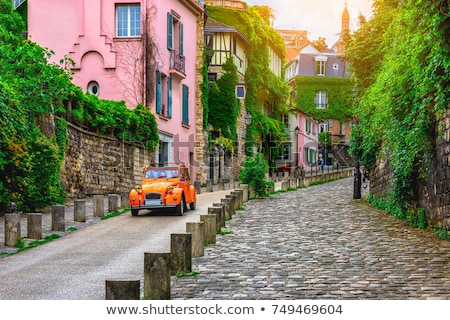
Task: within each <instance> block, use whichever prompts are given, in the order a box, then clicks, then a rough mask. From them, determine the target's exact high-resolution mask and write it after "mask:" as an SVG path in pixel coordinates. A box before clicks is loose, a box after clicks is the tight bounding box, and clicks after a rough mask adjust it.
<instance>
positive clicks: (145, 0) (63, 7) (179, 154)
mask: <svg viewBox="0 0 450 320" xmlns="http://www.w3.org/2000/svg"><path fill="white" fill-rule="evenodd" d="M27 5H28V26H29V29H28V31H29V38H30V40H32V41H35V42H37V43H38V44H40V45H41V46H43V47H47V48H49V49H50V50H52V51H54V53H55V54H54V56H53V57H52V58H51V59H52V61H53V62H56V63H59V61H60V60H61V59H63V58H64V57H65V56H67V57H69V58H71V59H72V60H73V61H74V63H75V65H74V66H73V67H72V71H73V72H74V76H73V79H74V82H75V84H77V85H78V86H80V87H81V88H82V89H83V90H84V91H88V92H90V93H92V94H95V95H97V96H98V97H99V98H101V99H108V100H124V101H125V102H126V104H127V106H128V107H129V108H134V107H135V106H136V105H137V104H139V103H142V104H144V105H146V106H148V107H149V108H151V110H153V111H154V113H155V115H156V119H157V121H158V129H159V135H160V139H161V143H160V146H159V148H158V150H157V152H156V159H157V161H160V162H185V163H187V164H189V165H190V164H193V163H194V161H195V141H196V138H195V135H196V116H197V115H196V105H197V97H196V92H197V90H198V86H199V82H198V81H199V80H198V78H197V70H198V69H199V67H201V64H200V63H201V58H202V56H201V55H202V51H201V49H202V48H203V11H204V7H203V5H202V4H201V2H200V1H199V0H134V1H130V0H58V1H54V0H33V1H29V2H28V4H27ZM190 167H191V168H192V172H191V175H192V177H195V176H196V172H195V168H194V166H193V165H190Z"/></svg>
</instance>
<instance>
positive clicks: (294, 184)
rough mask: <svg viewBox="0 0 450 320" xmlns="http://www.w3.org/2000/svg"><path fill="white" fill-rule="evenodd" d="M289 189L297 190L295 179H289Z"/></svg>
mask: <svg viewBox="0 0 450 320" xmlns="http://www.w3.org/2000/svg"><path fill="white" fill-rule="evenodd" d="M289 188H291V189H297V179H295V178H291V179H290V180H289Z"/></svg>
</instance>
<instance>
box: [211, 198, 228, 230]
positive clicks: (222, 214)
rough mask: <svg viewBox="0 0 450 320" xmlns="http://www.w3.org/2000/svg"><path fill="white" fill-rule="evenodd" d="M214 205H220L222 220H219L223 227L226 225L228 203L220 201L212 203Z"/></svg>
mask: <svg viewBox="0 0 450 320" xmlns="http://www.w3.org/2000/svg"><path fill="white" fill-rule="evenodd" d="M212 206H213V207H218V208H220V209H221V210H220V221H218V223H220V226H221V227H225V220H226V219H225V210H226V208H225V207H226V204H225V203H223V202H220V203H217V202H216V203H213V205H212ZM219 231H220V229H219Z"/></svg>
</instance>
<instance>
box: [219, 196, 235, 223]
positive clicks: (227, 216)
mask: <svg viewBox="0 0 450 320" xmlns="http://www.w3.org/2000/svg"><path fill="white" fill-rule="evenodd" d="M231 200H232V199H231V198H224V199H221V200H220V202H221V203H223V204H225V211H224V213H225V215H224V217H223V219H224V221H226V220H229V219H231V215H232V214H233V213H232V208H231Z"/></svg>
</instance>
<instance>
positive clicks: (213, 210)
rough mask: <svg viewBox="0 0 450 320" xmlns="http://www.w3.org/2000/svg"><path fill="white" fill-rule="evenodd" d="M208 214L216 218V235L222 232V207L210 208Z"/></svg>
mask: <svg viewBox="0 0 450 320" xmlns="http://www.w3.org/2000/svg"><path fill="white" fill-rule="evenodd" d="M208 214H210V215H213V216H214V217H215V218H216V228H215V229H216V233H219V232H220V230H222V222H221V221H222V208H221V207H208Z"/></svg>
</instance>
